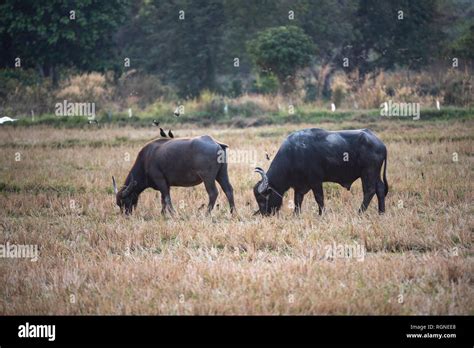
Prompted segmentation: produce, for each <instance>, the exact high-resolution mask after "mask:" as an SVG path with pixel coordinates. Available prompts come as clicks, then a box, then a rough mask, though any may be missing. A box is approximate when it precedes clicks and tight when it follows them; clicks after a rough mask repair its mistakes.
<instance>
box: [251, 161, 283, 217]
mask: <svg viewBox="0 0 474 348" xmlns="http://www.w3.org/2000/svg"><path fill="white" fill-rule="evenodd" d="M255 172H256V173H259V174H260V175H261V176H262V179H261V180H260V181H259V182H258V183H257V184H256V185H255V186H254V188H253V194H254V195H255V199H256V200H257V204H258V210H257V211H256V212H255V213H254V215H256V214H258V213H260V214H262V215H265V216H267V215H270V214H274V213H276V212H277V211H278V210H280V207H281V204H282V199H283V197H282V196H281V195H280V194H279V193H278V192H277V191H276V190H275V189H274V188H273V187H271V186H270V184H269V181H268V176H267V174H266V173H265V171H264V170H263V169H262V168H260V167H257V168H255Z"/></svg>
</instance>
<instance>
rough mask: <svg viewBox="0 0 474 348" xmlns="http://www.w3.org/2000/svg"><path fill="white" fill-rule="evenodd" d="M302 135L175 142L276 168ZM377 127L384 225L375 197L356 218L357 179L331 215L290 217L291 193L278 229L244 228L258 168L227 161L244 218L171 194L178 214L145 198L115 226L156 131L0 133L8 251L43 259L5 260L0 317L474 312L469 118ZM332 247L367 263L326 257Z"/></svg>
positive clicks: (266, 133) (340, 193)
mask: <svg viewBox="0 0 474 348" xmlns="http://www.w3.org/2000/svg"><path fill="white" fill-rule="evenodd" d="M305 126H310V125H298V126H296V125H288V126H278V127H262V128H248V129H245V130H241V129H239V130H237V129H210V130H204V129H198V130H196V129H194V130H192V129H189V128H188V129H185V128H183V129H177V130H176V131H175V133H176V134H178V135H180V136H194V135H200V134H204V133H207V134H210V135H212V136H214V137H215V138H216V139H218V140H220V141H222V142H225V143H227V144H229V145H230V146H231V149H234V150H236V149H239V150H257V154H258V158H257V160H258V163H257V164H258V165H260V166H263V167H265V168H267V167H268V164H269V162H267V161H266V160H265V158H264V157H265V150H266V151H268V152H269V153H271V154H274V153H275V152H276V150H277V149H278V147H279V145H280V143H281V141H282V140H283V139H284V137H285V136H286V134H288V133H289V132H290V131H292V130H296V129H299V128H303V127H305ZM312 126H314V125H312ZM317 126H318V127H322V128H327V129H344V128H349V127H356V128H364V127H365V126H366V125H364V124H362V123H356V122H345V123H342V124H333V123H328V124H319V125H317ZM373 128H374V130H375V132H376V133H377V134H378V135H379V137H380V138H381V139H382V140H383V141H384V142H385V143H386V145H387V147H388V151H389V152H388V153H389V156H388V180H389V184H390V193H389V196H388V197H387V213H386V214H385V215H383V216H379V215H378V214H377V213H376V200H374V201H372V204H371V206H370V208H369V210H368V212H367V214H364V215H362V216H359V215H357V213H356V211H357V208H358V207H359V205H360V203H361V200H362V194H361V187H360V181H357V182H356V183H355V184H354V186H353V188H352V190H351V192H348V191H346V190H345V189H343V188H342V187H339V186H336V185H331V184H329V185H325V194H326V207H327V209H328V210H327V212H326V214H325V215H324V216H322V217H319V216H317V215H316V214H315V212H314V210H313V209H314V207H315V202H314V198H313V197H312V195H309V194H308V195H307V196H306V197H305V202H304V203H303V213H302V215H301V216H299V217H294V216H293V215H292V211H291V201H290V200H291V199H292V198H293V197H292V192H291V191H290V192H289V193H287V197H286V198H285V205H284V208H283V211H282V212H281V214H280V216H276V217H270V218H261V217H253V216H251V213H252V212H253V210H254V209H255V208H256V203H255V201H254V198H253V194H252V191H251V188H252V186H253V184H254V183H255V182H256V181H257V180H258V175H257V174H255V173H253V171H252V168H253V167H252V166H251V165H250V164H230V165H229V174H230V179H231V182H232V184H233V186H234V191H235V196H236V204H237V209H238V215H237V216H234V217H232V216H231V215H230V214H229V212H228V207H227V201H226V199H225V196H224V194H223V193H222V192H221V191H220V195H219V198H218V203H219V205H220V207H219V208H218V209H215V210H214V212H213V214H212V216H211V217H208V216H205V215H204V214H203V213H202V212H201V211H198V207H200V206H201V205H202V204H203V203H207V194H206V192H205V190H204V187H203V186H202V185H201V186H198V187H194V188H173V189H172V199H173V202H174V205H175V208H176V209H177V211H178V216H177V217H176V218H169V217H168V218H163V217H162V216H161V215H160V208H161V206H160V199H159V194H158V193H157V192H155V191H152V190H147V191H145V192H144V194H142V196H141V197H140V201H139V205H138V210H137V211H136V213H135V214H134V215H133V216H132V217H131V218H125V217H123V216H120V215H119V211H118V208H117V207H116V206H115V205H114V197H113V195H112V193H111V192H112V187H111V176H112V175H115V176H116V177H118V178H119V181H120V183H122V182H123V179H124V178H125V175H126V174H127V173H128V170H129V169H130V168H131V165H132V163H133V161H134V159H135V156H136V154H137V153H138V151H139V149H140V148H141V146H142V145H143V144H145V143H146V141H148V140H149V139H151V138H153V137H155V136H156V135H157V132H156V128H153V129H151V128H150V129H133V128H120V129H119V128H102V129H99V130H96V129H94V128H91V129H90V130H58V129H52V128H38V127H36V128H17V129H12V128H2V129H0V146H1V148H2V151H1V153H0V164H1V168H0V178H1V180H0V181H1V182H2V183H3V184H2V186H1V191H2V192H1V193H0V207H1V210H0V225H1V227H0V228H1V230H2V232H1V234H0V244H5V243H7V242H9V243H10V244H34V245H38V246H39V248H40V256H39V259H38V261H37V262H31V261H30V260H28V259H15V258H0V281H1V283H2V286H1V287H0V314H473V313H474V290H473V279H474V272H473V271H474V262H473V260H474V258H473V248H472V242H473V241H472V236H473V233H472V232H473V227H474V226H473V218H472V216H473V214H472V213H473V207H472V201H473V199H472V198H473V186H472V181H473V175H472V168H473V154H474V151H473V150H474V149H473V138H474V135H473V128H474V127H473V121H467V122H450V123H444V122H414V121H410V122H400V121H393V122H381V123H380V124H377V125H374V127H373ZM91 142H93V143H91ZM90 144H93V145H92V146H91V145H90ZM16 153H20V156H21V160H20V161H15V156H16ZM127 153H129V155H130V161H129V162H127V161H126V160H125V159H126V158H127ZM453 153H457V156H458V161H457V162H456V161H453ZM334 243H335V244H336V245H355V244H358V245H361V246H363V247H364V249H365V251H366V254H365V257H364V258H363V259H356V258H327V257H326V256H327V255H326V251H327V248H328V246H331V245H334Z"/></svg>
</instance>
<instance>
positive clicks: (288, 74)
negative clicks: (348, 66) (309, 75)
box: [248, 26, 314, 91]
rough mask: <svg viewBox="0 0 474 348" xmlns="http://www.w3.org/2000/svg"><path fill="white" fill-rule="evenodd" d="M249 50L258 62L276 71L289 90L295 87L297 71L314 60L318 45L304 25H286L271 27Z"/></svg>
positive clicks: (283, 84) (265, 69)
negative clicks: (305, 30) (314, 42)
mask: <svg viewBox="0 0 474 348" xmlns="http://www.w3.org/2000/svg"><path fill="white" fill-rule="evenodd" d="M248 49H249V52H250V54H251V55H252V56H253V58H254V60H255V63H256V64H257V65H258V66H259V67H260V68H261V69H262V70H263V71H264V72H271V73H273V74H275V76H276V77H277V78H278V80H279V82H280V84H281V85H282V86H283V87H286V88H284V89H285V90H286V91H289V89H290V88H291V87H293V86H294V79H295V74H296V71H297V70H298V69H301V68H304V67H305V66H307V65H308V64H309V63H310V61H311V55H312V54H313V53H314V44H313V42H312V41H311V38H310V37H309V36H307V35H306V34H305V33H304V31H303V30H302V29H301V28H298V27H296V26H282V27H277V28H269V29H267V30H265V31H263V32H261V33H259V34H258V35H257V37H256V38H255V39H253V40H252V41H250V42H249V44H248Z"/></svg>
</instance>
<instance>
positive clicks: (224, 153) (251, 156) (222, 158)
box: [217, 149, 257, 166]
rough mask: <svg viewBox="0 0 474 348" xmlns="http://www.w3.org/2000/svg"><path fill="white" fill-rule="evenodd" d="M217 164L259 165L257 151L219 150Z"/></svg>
mask: <svg viewBox="0 0 474 348" xmlns="http://www.w3.org/2000/svg"><path fill="white" fill-rule="evenodd" d="M217 163H240V164H250V165H251V166H256V165H257V151H254V150H232V149H226V150H219V151H217Z"/></svg>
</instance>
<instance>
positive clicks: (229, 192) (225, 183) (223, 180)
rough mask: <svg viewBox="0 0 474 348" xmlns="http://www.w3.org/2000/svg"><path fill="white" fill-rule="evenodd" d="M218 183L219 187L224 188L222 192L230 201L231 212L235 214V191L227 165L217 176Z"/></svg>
mask: <svg viewBox="0 0 474 348" xmlns="http://www.w3.org/2000/svg"><path fill="white" fill-rule="evenodd" d="M216 180H217V182H218V183H219V185H220V186H221V187H222V190H223V191H224V193H225V196H226V197H227V200H228V201H229V205H230V212H231V213H233V212H234V210H235V203H234V189H233V188H232V185H231V184H230V182H229V176H228V174H227V165H226V166H225V167H224V166H223V167H221V169H220V170H219V173H218V174H217V178H216Z"/></svg>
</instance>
